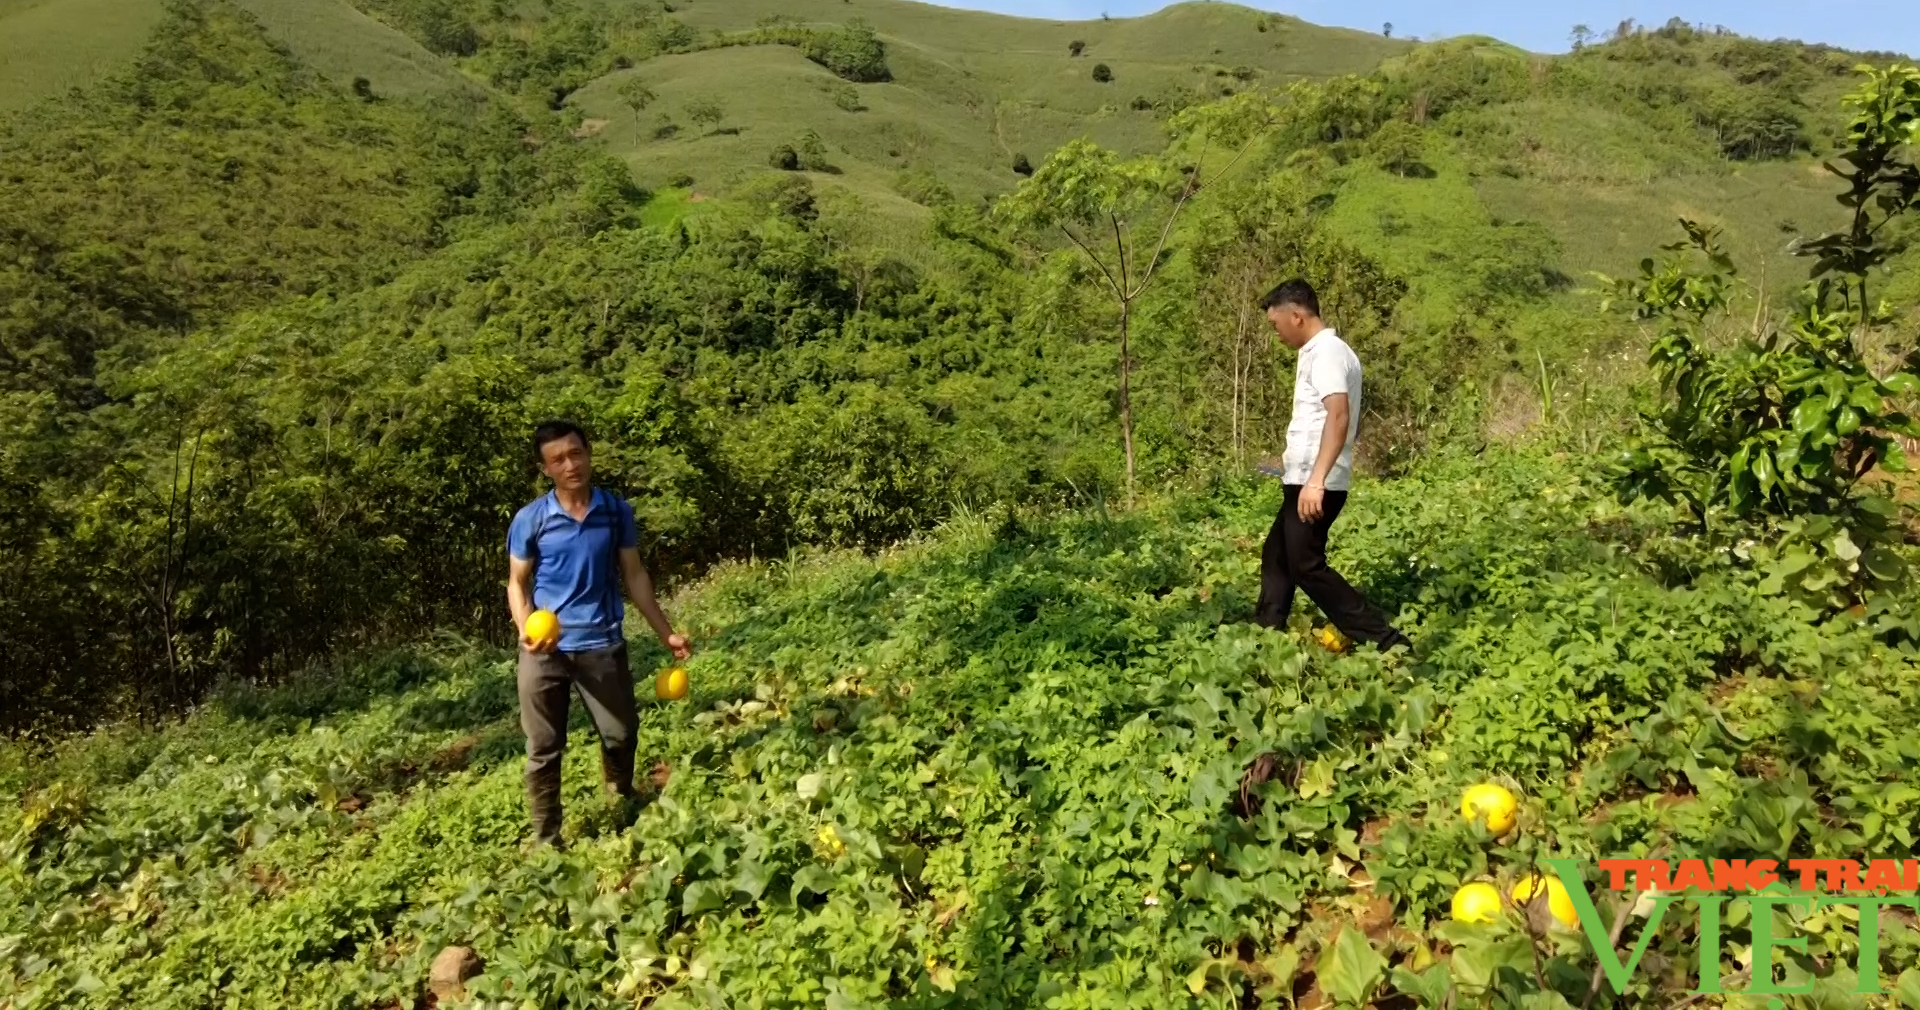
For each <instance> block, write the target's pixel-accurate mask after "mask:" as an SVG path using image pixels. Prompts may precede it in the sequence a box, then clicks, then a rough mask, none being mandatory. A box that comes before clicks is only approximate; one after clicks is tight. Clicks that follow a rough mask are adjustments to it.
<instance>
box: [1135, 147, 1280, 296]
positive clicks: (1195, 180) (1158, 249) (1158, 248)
mask: <svg viewBox="0 0 1920 1010" xmlns="http://www.w3.org/2000/svg"><path fill="white" fill-rule="evenodd" d="M1259 140H1260V135H1259V134H1258V133H1256V134H1254V135H1253V136H1252V137H1251V138H1249V139H1248V140H1247V142H1246V143H1245V144H1244V145H1242V146H1241V148H1240V150H1239V152H1237V153H1236V154H1234V156H1233V157H1232V158H1231V159H1229V160H1228V161H1227V164H1226V167H1225V168H1222V169H1221V170H1220V171H1219V172H1217V173H1215V174H1214V177H1213V179H1212V180H1211V181H1208V182H1203V181H1202V180H1201V178H1200V173H1201V171H1203V170H1204V168H1205V167H1206V163H1207V148H1206V146H1205V145H1202V146H1201V148H1200V160H1199V161H1197V162H1195V163H1194V167H1193V175H1191V176H1189V177H1188V178H1187V182H1186V184H1185V185H1183V186H1181V187H1180V199H1179V200H1178V201H1176V202H1175V203H1174V205H1173V210H1172V211H1170V212H1169V213H1168V214H1167V223H1166V225H1165V226H1164V227H1162V228H1161V229H1160V241H1159V242H1157V243H1155V245H1154V247H1153V258H1152V259H1150V260H1148V261H1147V268H1146V273H1145V274H1144V275H1143V276H1141V278H1140V285H1139V287H1137V288H1135V289H1134V291H1133V294H1132V296H1130V297H1129V298H1128V299H1127V300H1128V301H1132V300H1133V298H1136V297H1139V294H1140V292H1141V291H1144V290H1146V287H1147V285H1148V284H1151V283H1153V275H1154V273H1155V272H1157V271H1158V270H1159V269H1160V254H1161V253H1162V252H1163V251H1165V250H1166V248H1167V239H1168V238H1170V237H1172V235H1173V224H1174V222H1175V221H1177V220H1179V218H1180V211H1181V209H1183V208H1184V207H1186V205H1187V201H1188V200H1191V199H1192V198H1193V195H1194V194H1195V193H1198V192H1200V190H1201V189H1203V188H1205V187H1206V186H1211V185H1213V183H1215V182H1219V181H1220V180H1221V179H1222V178H1224V177H1225V176H1226V174H1227V173H1228V172H1231V171H1233V166H1235V165H1238V164H1239V163H1240V159H1241V158H1244V157H1246V156H1247V152H1248V151H1251V150H1253V145H1254V144H1256V143H1258V142H1259Z"/></svg>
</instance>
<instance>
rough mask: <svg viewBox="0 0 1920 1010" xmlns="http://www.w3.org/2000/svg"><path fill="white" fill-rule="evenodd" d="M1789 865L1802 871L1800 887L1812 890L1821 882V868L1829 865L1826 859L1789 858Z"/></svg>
mask: <svg viewBox="0 0 1920 1010" xmlns="http://www.w3.org/2000/svg"><path fill="white" fill-rule="evenodd" d="M1787 865H1788V866H1789V867H1791V868H1793V869H1795V870H1799V871H1800V889H1801V890H1802V891H1811V890H1813V889H1814V887H1815V886H1817V885H1818V883H1819V876H1820V870H1821V868H1822V867H1824V866H1826V865H1827V861H1826V860H1824V859H1789V860H1787Z"/></svg>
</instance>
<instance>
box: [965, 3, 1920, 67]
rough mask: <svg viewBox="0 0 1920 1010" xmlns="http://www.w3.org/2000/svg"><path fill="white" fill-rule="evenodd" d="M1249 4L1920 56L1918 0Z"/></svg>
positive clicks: (1460, 27) (1514, 36) (1033, 12)
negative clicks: (1627, 23) (1696, 26)
mask: <svg viewBox="0 0 1920 1010" xmlns="http://www.w3.org/2000/svg"><path fill="white" fill-rule="evenodd" d="M934 2H937V3H939V4H941V5H942V6H945V7H967V8H972V9H974V10H992V11H999V12H1001V13H1003V14H1020V15H1025V16H1027V17H1036V18H1052V19H1061V20H1067V19H1076V18H1097V17H1099V16H1100V15H1101V13H1102V12H1105V13H1108V14H1111V15H1113V16H1114V17H1125V16H1128V15H1134V14H1146V13H1149V12H1151V11H1155V10H1158V9H1160V8H1161V7H1165V6H1167V3H1166V0H934ZM1240 2H1242V3H1243V4H1245V5H1246V6H1249V7H1259V8H1261V9H1263V10H1273V11H1279V12H1281V13H1283V14H1292V15H1294V16H1296V17H1300V18H1304V19H1306V20H1308V21H1312V22H1314V23H1316V24H1323V25H1345V26H1347V27H1349V28H1364V29H1366V30H1368V31H1379V30H1380V27H1381V25H1382V24H1384V23H1386V22H1389V21H1391V22H1393V29H1394V32H1393V33H1394V34H1395V35H1399V36H1407V35H1413V36H1419V37H1420V38H1423V39H1430V38H1436V37H1441V36H1447V35H1491V36H1494V37H1495V38H1498V39H1503V40H1505V41H1507V42H1511V43H1514V44H1515V45H1518V46H1522V47H1524V48H1527V49H1531V50H1533V51H1535V52H1563V51H1565V50H1566V48H1567V33H1568V30H1569V29H1571V28H1572V27H1573V26H1574V25H1575V24H1577V23H1585V24H1587V25H1590V26H1592V27H1593V28H1594V29H1595V30H1596V31H1600V30H1606V29H1611V28H1612V27H1613V26H1614V25H1617V24H1619V23H1620V22H1621V21H1622V20H1623V19H1626V18H1633V19H1635V20H1637V21H1640V22H1643V23H1650V24H1656V25H1657V24H1661V23H1663V22H1665V21H1666V20H1667V19H1668V18H1670V17H1673V16H1675V15H1678V16H1680V17H1682V18H1685V19H1686V20H1688V21H1692V22H1696V23H1701V24H1708V25H1726V26H1727V27H1728V28H1731V29H1733V30H1734V31H1737V32H1739V33H1741V34H1743V35H1754V36H1758V37H1760V38H1768V39H1771V38H1796V39H1804V40H1806V41H1808V42H1826V43H1831V44H1833V45H1838V46H1844V47H1846V48H1849V49H1884V50H1892V51H1894V52H1901V53H1906V54H1908V55H1914V56H1920V0H1817V2H1816V0H1656V2H1651V3H1649V2H1644V0H1562V2H1558V3H1556V2H1553V0H1545V2H1542V0H1240Z"/></svg>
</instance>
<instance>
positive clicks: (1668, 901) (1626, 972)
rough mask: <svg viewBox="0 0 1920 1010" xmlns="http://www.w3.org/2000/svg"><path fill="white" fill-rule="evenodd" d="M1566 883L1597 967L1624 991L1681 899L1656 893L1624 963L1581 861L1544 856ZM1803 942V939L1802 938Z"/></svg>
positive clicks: (1544, 861)
mask: <svg viewBox="0 0 1920 1010" xmlns="http://www.w3.org/2000/svg"><path fill="white" fill-rule="evenodd" d="M1541 862H1543V863H1545V864H1547V868H1548V869H1550V870H1552V871H1553V872H1554V874H1555V875H1557V876H1558V877H1559V878H1560V882H1561V883H1562V884H1565V885H1567V896H1568V897H1570V898H1572V899H1573V911H1574V913H1575V914H1576V915H1578V916H1579V917H1580V926H1581V928H1583V929H1585V930H1586V933H1587V942H1588V943H1591V944H1592V945H1593V956H1594V957H1595V958H1598V959H1599V961H1600V970H1601V971H1603V972H1605V973H1606V976H1607V982H1608V983H1609V984H1611V985H1612V986H1613V991H1614V993H1615V994H1616V995H1619V994H1624V993H1625V992H1626V991H1627V983H1628V982H1629V981H1630V980H1631V979H1632V978H1633V969H1635V968H1637V967H1639V965H1640V959H1641V958H1642V957H1643V956H1645V955H1646V953H1647V943H1648V941H1650V940H1652V939H1653V934H1654V933H1655V932H1656V931H1658V930H1659V928H1660V919H1661V917H1663V916H1665V915H1666V914H1667V906H1669V905H1672V904H1673V903H1674V902H1676V901H1679V900H1680V895H1678V894H1659V895H1657V896H1656V897H1655V898H1654V899H1653V915H1651V916H1649V917H1648V918H1647V924H1646V925H1645V926H1643V927H1641V929H1640V939H1639V941H1638V942H1636V943H1635V944H1634V945H1633V953H1632V954H1631V955H1630V956H1629V957H1628V958H1627V962H1626V964H1624V965H1623V964H1621V963H1620V956H1619V955H1618V954H1616V953H1614V950H1613V940H1612V938H1611V935H1610V933H1609V930H1608V928H1607V924H1606V923H1605V922H1603V921H1601V918H1600V910H1599V909H1597V908H1594V907H1593V896H1592V895H1589V894H1588V893H1587V882H1586V881H1585V880H1583V879H1581V877H1580V862H1579V860H1575V859H1543V860H1541ZM1801 942H1802V943H1805V942H1806V941H1805V940H1804V939H1802V940H1801Z"/></svg>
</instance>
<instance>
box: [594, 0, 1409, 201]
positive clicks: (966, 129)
mask: <svg viewBox="0 0 1920 1010" xmlns="http://www.w3.org/2000/svg"><path fill="white" fill-rule="evenodd" d="M678 13H679V16H680V17H681V19H682V20H684V21H685V22H686V23H687V24H689V25H692V26H694V27H697V28H701V29H708V30H713V31H732V32H738V31H746V30H749V29H752V28H754V27H755V26H756V24H758V23H759V22H760V21H762V20H763V19H765V18H767V17H770V16H779V17H782V18H785V19H788V20H789V21H790V22H792V23H796V24H801V25H806V24H820V25H835V24H840V23H844V22H846V21H847V20H849V19H850V18H862V19H865V20H866V21H867V22H869V23H870V24H871V25H872V26H873V28H874V29H875V30H876V31H877V32H878V33H879V36H880V38H881V39H882V40H883V41H884V42H885V43H886V44H887V45H888V47H889V48H888V65H889V67H890V68H891V70H892V78H893V79H892V80H891V81H889V82H886V83H879V84H862V85H858V86H856V88H855V93H856V94H857V95H858V97H859V103H858V104H859V106H861V107H862V108H860V109H859V111H850V110H846V109H843V108H840V107H838V106H836V105H835V93H836V90H837V88H836V86H837V85H840V84H841V82H839V81H836V80H835V78H834V77H833V75H832V74H831V73H830V72H828V71H826V70H825V69H824V68H821V67H819V66H817V65H813V64H810V63H808V62H806V61H805V60H804V59H801V58H799V57H798V56H797V54H795V53H794V52H793V51H792V50H786V51H784V52H782V51H779V50H778V49H773V48H761V49H757V50H752V51H749V52H739V53H737V52H734V51H731V50H719V51H709V52H703V53H694V54H689V55H686V56H675V57H668V58H665V59H663V60H661V61H659V64H658V65H657V66H656V65H655V64H653V63H643V64H641V65H640V66H638V67H636V68H635V69H633V70H631V71H625V72H621V73H619V74H615V75H613V76H611V77H609V78H607V79H606V80H604V81H601V82H597V83H596V84H594V85H591V86H589V87H588V88H586V89H583V90H582V91H581V92H580V93H579V94H578V95H577V96H576V97H574V98H572V99H571V100H570V105H573V106H575V107H578V108H580V109H582V110H583V111H584V112H585V113H586V114H587V115H589V116H591V117H594V118H599V119H606V120H608V121H609V124H610V125H609V129H608V133H607V143H608V145H609V147H610V149H612V150H614V151H616V152H618V153H619V154H620V155H621V156H622V157H624V158H626V159H627V160H629V161H630V162H631V163H633V164H634V166H635V169H636V172H637V173H638V174H639V177H640V178H641V179H642V181H643V183H649V184H654V183H657V181H664V180H666V179H670V178H672V177H674V176H675V175H679V174H683V173H685V174H691V175H693V176H694V177H695V178H698V179H702V180H703V181H704V182H706V184H708V185H710V186H715V187H725V186H727V185H729V184H731V183H734V182H736V181H738V177H739V174H740V173H741V172H743V171H750V170H759V169H762V168H764V167H765V163H766V154H767V152H768V151H770V150H771V149H772V148H773V147H774V146H776V145H778V144H797V143H798V142H799V141H800V139H801V134H802V133H804V132H805V130H806V129H814V130H817V131H818V132H819V134H820V135H821V137H822V138H823V139H824V140H825V141H826V142H827V145H828V147H829V149H830V150H832V151H833V152H834V160H835V161H837V162H840V163H841V164H840V165H839V166H837V167H842V168H844V169H845V170H846V173H847V179H846V181H847V182H848V183H850V184H851V185H853V186H854V187H855V188H857V189H859V190H861V191H863V192H866V193H872V192H875V191H876V190H884V189H886V188H888V187H887V186H886V183H888V182H889V181H890V179H891V177H892V175H893V173H895V172H897V171H899V170H901V169H919V170H923V171H929V172H932V173H934V174H935V175H937V176H939V177H940V178H941V179H942V180H943V181H945V182H946V183H947V184H948V185H950V186H952V187H954V188H955V189H956V190H957V191H959V192H963V193H967V194H970V195H971V194H982V193H997V192H1002V191H1004V190H1006V189H1008V188H1010V187H1011V186H1012V185H1013V184H1014V183H1015V182H1017V181H1018V178H1019V177H1018V176H1017V175H1015V174H1014V172H1013V169H1012V165H1013V159H1014V157H1015V156H1016V155H1018V154H1025V155H1027V156H1028V158H1029V159H1030V160H1031V161H1033V162H1034V163H1036V164H1037V163H1038V162H1039V160H1040V159H1041V158H1042V157H1044V156H1045V154H1046V152H1048V151H1050V150H1052V149H1053V148H1055V147H1057V146H1059V145H1060V144H1062V143H1064V142H1065V141H1066V140H1068V139H1070V138H1072V137H1075V136H1081V135H1087V136H1091V137H1093V138H1094V139H1096V140H1098V141H1099V142H1101V143H1103V144H1106V145H1108V146H1112V147H1116V148H1119V149H1121V150H1125V151H1129V152H1141V151H1146V150H1150V149H1153V148H1157V147H1158V146H1159V144H1160V143H1161V140H1162V138H1161V130H1160V122H1159V117H1158V116H1157V115H1156V114H1155V111H1154V110H1153V109H1151V108H1147V109H1141V108H1136V107H1135V104H1136V102H1137V101H1143V102H1148V103H1158V104H1159V105H1160V107H1161V108H1162V109H1164V108H1165V106H1166V103H1167V102H1168V101H1169V100H1172V99H1175V97H1176V96H1179V95H1183V94H1192V95H1217V94H1221V93H1224V92H1226V91H1228V90H1232V89H1245V88H1248V87H1272V86H1277V85H1281V84H1284V83H1286V82H1287V81H1290V80H1296V79H1303V78H1312V79H1320V78H1327V77H1334V76H1338V75H1341V74H1350V73H1365V72H1367V71H1369V70H1371V69H1373V68H1374V67H1375V66H1376V65H1378V64H1379V63H1380V61H1381V60H1382V59H1383V58H1385V57H1387V56H1390V55H1392V54H1395V53H1398V52H1402V51H1404V50H1405V49H1406V48H1407V47H1406V45H1405V44H1403V43H1398V42H1394V41H1391V40H1387V39H1383V38H1380V37H1378V36H1373V35H1367V34H1364V33H1361V32H1354V31H1347V30H1342V29H1329V28H1320V27H1317V26H1312V25H1308V24H1305V23H1303V22H1300V21H1298V20H1296V19H1291V18H1279V17H1274V16H1270V15H1266V14H1263V13H1260V12H1256V11H1252V10H1249V9H1246V8H1243V7H1238V6H1235V5H1232V4H1219V3H1187V4H1176V5H1174V6H1172V7H1169V8H1167V9H1165V10H1163V11H1161V12H1159V13H1157V14H1153V15H1150V16H1147V17H1141V18H1120V19H1115V20H1112V21H1102V22H1089V23H1080V24H1075V23H1060V22H1050V21H1036V20H1030V19H1019V18H1008V17H1002V16H998V15H988V14H980V13H976V12H971V11H958V10H952V9H948V8H940V7H933V6H931V5H926V4H919V3H912V2H903V0H861V2H859V3H854V4H848V3H844V2H839V0H832V2H829V0H814V2H811V3H798V4H787V3H767V2H761V3H752V2H746V3H715V2H708V3H704V4H691V5H688V6H687V7H686V8H684V11H682V12H678ZM1075 41H1079V42H1082V43H1084V44H1085V49H1084V51H1083V53H1082V55H1080V56H1078V57H1076V56H1073V55H1071V53H1070V51H1069V45H1070V44H1071V43H1073V42H1075ZM1100 64H1105V65H1107V66H1108V67H1109V68H1110V69H1111V71H1112V74H1113V79H1112V81H1111V82H1109V83H1099V82H1096V81H1095V80H1094V79H1093V68H1094V67H1095V66H1096V65H1100ZM1236 71H1238V73H1239V76H1233V74H1234V73H1235V72H1236ZM633 77H638V78H641V79H644V80H646V81H648V82H653V81H655V80H656V79H657V80H658V81H660V82H661V85H660V86H658V87H655V89H654V90H655V91H656V92H658V93H659V95H660V97H661V101H660V103H659V104H660V106H661V107H662V110H664V111H669V112H672V111H673V110H676V108H684V107H685V104H686V101H687V100H688V99H691V98H696V97H717V98H719V99H720V100H721V101H723V102H724V103H725V104H726V105H727V106H728V107H729V108H728V119H727V124H728V125H729V126H733V127H737V128H738V129H739V130H740V133H739V134H738V135H733V136H729V137H727V138H725V139H721V138H711V137H709V138H703V139H694V140H678V141H674V142H668V143H657V142H654V141H652V140H651V139H650V134H649V133H648V132H647V131H645V130H643V131H642V132H643V136H638V137H636V136H635V135H634V134H633V132H632V131H631V130H628V129H624V128H623V127H624V126H625V125H627V123H628V122H629V121H630V118H631V117H630V114H629V113H628V110H626V109H623V108H622V107H621V105H620V103H619V100H618V97H617V94H615V91H616V89H617V88H618V86H619V84H620V83H621V82H622V81H623V80H624V79H627V78H633ZM743 84H746V85H747V86H742V85H743ZM647 118H648V123H647V126H648V127H651V125H652V120H653V118H654V117H653V115H651V114H650V115H649V116H648V117H647Z"/></svg>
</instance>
